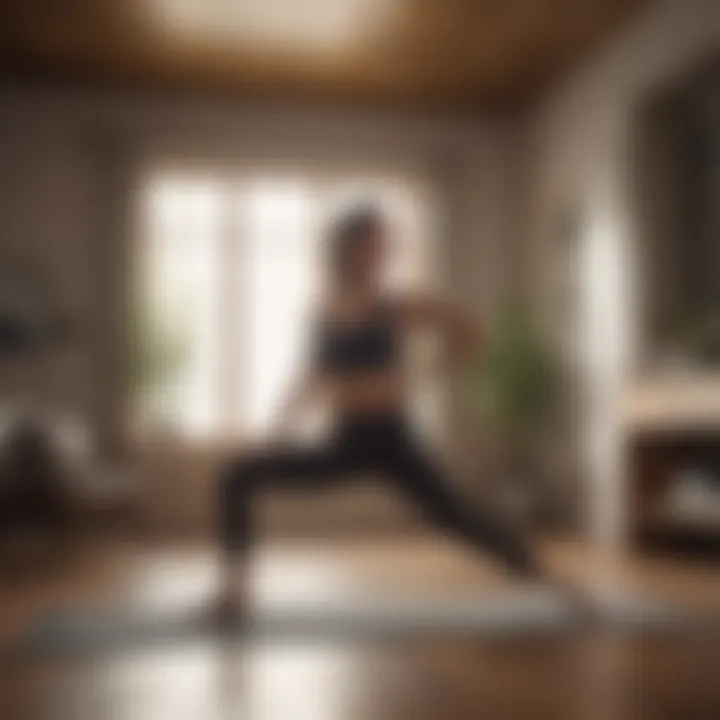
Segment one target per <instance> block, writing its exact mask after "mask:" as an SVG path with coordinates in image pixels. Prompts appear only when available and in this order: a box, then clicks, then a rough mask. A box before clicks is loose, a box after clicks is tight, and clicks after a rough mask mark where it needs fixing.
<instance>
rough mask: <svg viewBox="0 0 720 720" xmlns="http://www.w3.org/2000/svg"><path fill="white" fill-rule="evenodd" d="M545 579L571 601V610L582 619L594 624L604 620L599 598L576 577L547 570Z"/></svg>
mask: <svg viewBox="0 0 720 720" xmlns="http://www.w3.org/2000/svg"><path fill="white" fill-rule="evenodd" d="M544 579H545V582H547V583H548V584H549V585H550V586H551V587H553V588H555V589H557V591H558V592H559V593H560V594H561V595H562V597H563V598H565V599H566V600H567V601H568V602H569V603H570V609H571V611H572V612H573V613H575V614H577V615H578V617H579V619H580V620H581V621H583V622H587V623H590V624H593V625H594V624H597V623H599V622H601V621H602V613H601V610H600V606H599V604H598V602H597V600H596V599H595V598H594V597H593V596H592V593H591V592H590V591H589V590H588V589H587V588H585V587H583V586H582V585H581V584H580V583H579V582H578V581H577V580H576V579H575V578H570V577H567V576H566V575H562V574H560V573H557V572H545V573H544Z"/></svg>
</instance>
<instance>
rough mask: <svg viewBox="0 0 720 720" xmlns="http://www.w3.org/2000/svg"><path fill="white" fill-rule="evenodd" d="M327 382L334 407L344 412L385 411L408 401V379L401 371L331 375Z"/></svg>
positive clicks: (327, 389)
mask: <svg viewBox="0 0 720 720" xmlns="http://www.w3.org/2000/svg"><path fill="white" fill-rule="evenodd" d="M323 385H324V389H325V393H326V397H327V400H328V401H329V404H330V406H331V407H332V408H333V410H334V411H335V412H336V413H337V414H340V415H345V414H363V415H364V414H372V413H382V412H387V411H392V410H396V409H399V408H401V407H402V406H403V405H404V403H405V397H406V387H405V382H404V379H403V376H402V375H401V374H400V373H398V372H397V371H391V372H388V371H385V372H376V373H365V372H363V373H356V374H352V375H344V376H331V377H328V378H325V379H324V382H323Z"/></svg>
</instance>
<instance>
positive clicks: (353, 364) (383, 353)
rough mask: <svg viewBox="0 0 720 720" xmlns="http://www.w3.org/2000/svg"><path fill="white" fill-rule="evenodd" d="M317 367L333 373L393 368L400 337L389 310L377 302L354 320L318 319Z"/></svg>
mask: <svg viewBox="0 0 720 720" xmlns="http://www.w3.org/2000/svg"><path fill="white" fill-rule="evenodd" d="M315 352H316V366H317V368H318V370H319V371H321V372H323V373H329V374H333V375H338V374H344V373H353V372H358V371H364V370H365V371H367V370H371V371H372V370H384V369H386V368H387V369H389V368H392V367H393V366H395V365H396V364H397V362H398V361H399V359H400V352H401V337H400V331H399V328H398V327H397V323H396V321H395V318H394V317H393V313H392V312H391V310H390V309H389V308H388V307H387V306H385V305H379V306H378V307H377V308H376V309H375V311H374V312H372V313H371V314H370V316H369V317H368V318H366V319H364V320H362V321H361V322H357V323H340V322H338V321H333V320H330V319H324V320H321V322H320V323H319V327H318V337H317V339H316V348H315Z"/></svg>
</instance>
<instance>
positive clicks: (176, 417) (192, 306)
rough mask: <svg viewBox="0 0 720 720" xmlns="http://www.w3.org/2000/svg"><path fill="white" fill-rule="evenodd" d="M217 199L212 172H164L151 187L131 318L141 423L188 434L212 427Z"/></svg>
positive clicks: (197, 433)
mask: <svg viewBox="0 0 720 720" xmlns="http://www.w3.org/2000/svg"><path fill="white" fill-rule="evenodd" d="M221 200H222V197H221V194H220V188H219V186H218V185H217V184H216V183H214V182H213V181H212V180H210V179H208V180H204V179H202V178H190V179H188V178H183V177H171V176H170V177H162V178H158V179H156V180H155V181H154V182H153V183H152V185H151V187H150V188H149V191H148V195H147V203H148V219H149V224H148V229H149V233H148V237H147V245H146V248H145V253H144V258H143V259H144V263H145V265H144V267H143V279H144V282H143V287H142V291H141V299H140V303H139V304H140V307H139V308H138V310H137V317H136V320H135V327H136V331H138V334H139V338H138V339H139V346H138V351H139V353H140V355H141V362H140V366H141V368H142V372H141V373H140V374H139V375H138V377H137V378H136V383H137V385H138V388H137V389H138V390H139V391H140V407H139V410H140V412H141V418H142V422H143V424H151V425H162V426H166V427H170V428H173V429H177V430H180V431H182V432H187V433H189V434H192V435H202V434H207V433H210V432H212V431H213V430H214V429H215V424H216V415H217V414H216V407H217V395H218V389H217V387H216V381H217V371H216V368H217V365H218V353H219V343H218V325H217V316H218V307H217V306H218V292H217V290H218V283H217V269H218V267H219V257H218V250H219V237H220V219H221Z"/></svg>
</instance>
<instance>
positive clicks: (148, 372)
mask: <svg viewBox="0 0 720 720" xmlns="http://www.w3.org/2000/svg"><path fill="white" fill-rule="evenodd" d="M126 321H127V330H126V345H127V353H126V364H125V380H126V383H127V387H128V390H129V391H130V392H131V393H132V394H143V393H148V392H152V391H154V390H157V389H159V388H161V387H163V386H166V385H167V384H169V383H171V382H172V381H173V380H174V379H175V378H176V377H177V375H178V373H179V372H180V371H181V370H182V369H183V367H184V365H185V363H186V362H187V359H188V354H189V349H190V343H189V337H188V335H187V333H186V332H185V331H184V329H183V328H182V327H181V326H180V325H179V324H178V323H173V322H171V321H169V320H168V319H167V318H163V317H161V316H160V314H159V313H158V312H157V311H154V310H153V309H152V308H151V307H150V306H149V305H148V304H146V303H142V302H138V303H136V305H134V307H133V308H132V311H131V313H129V314H128V316H127V318H126Z"/></svg>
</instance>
